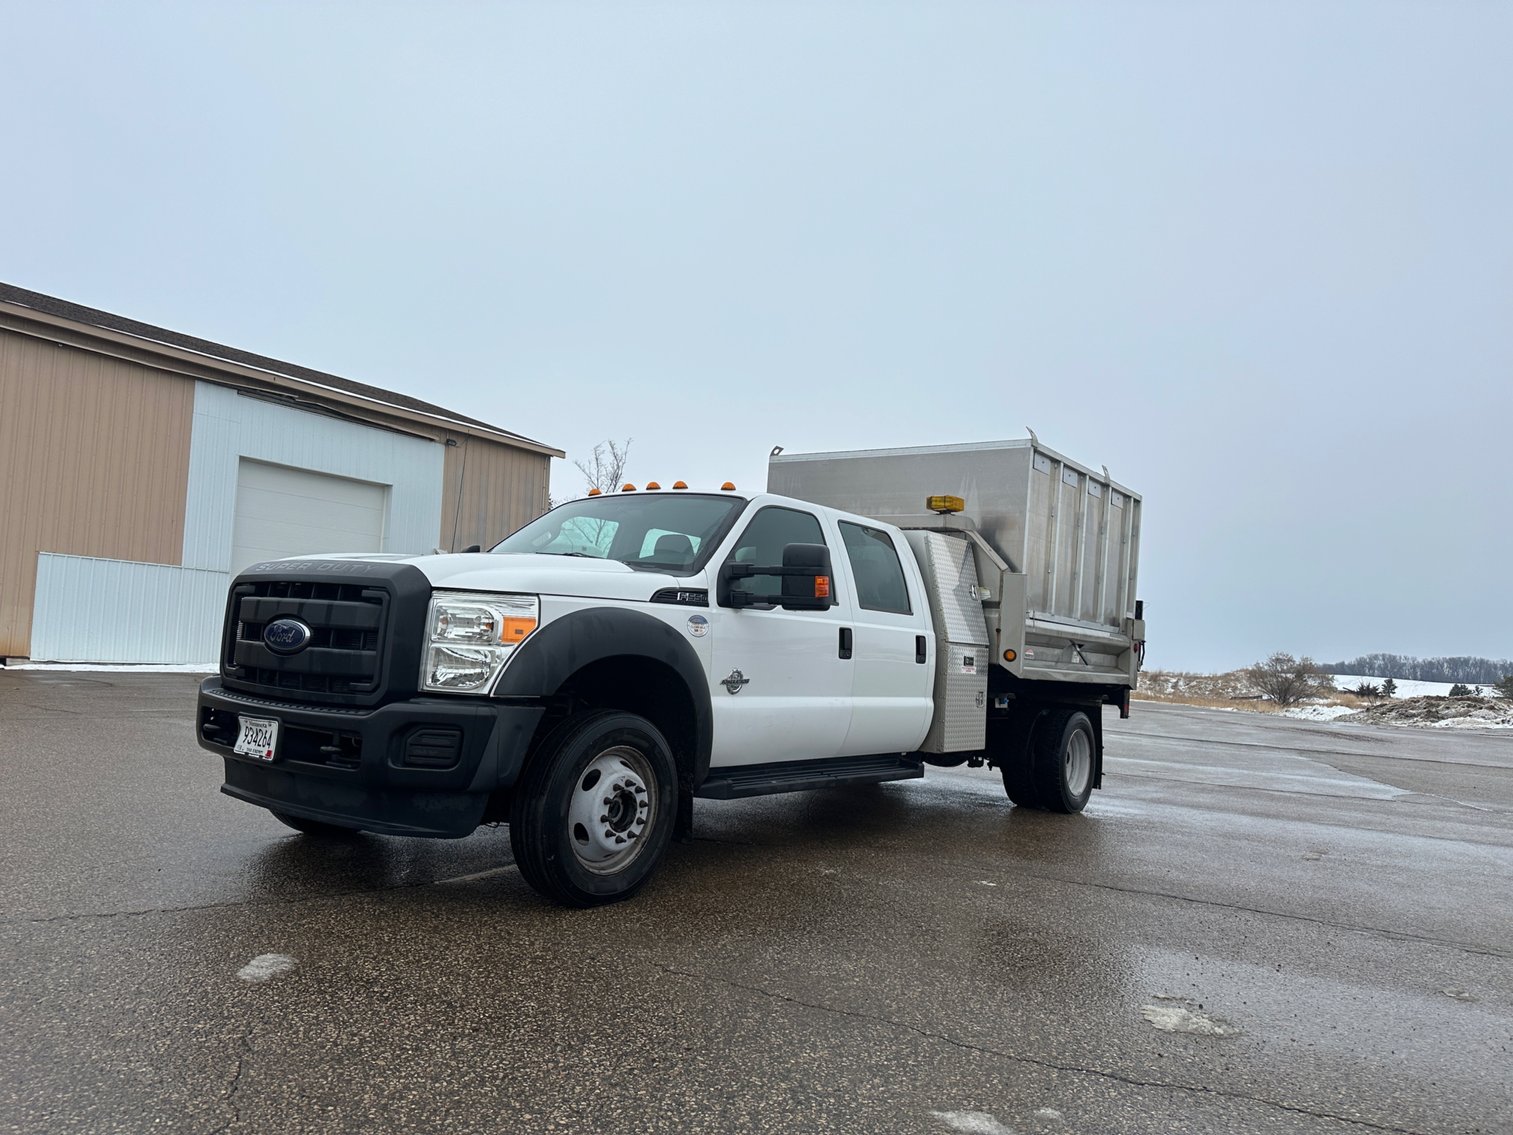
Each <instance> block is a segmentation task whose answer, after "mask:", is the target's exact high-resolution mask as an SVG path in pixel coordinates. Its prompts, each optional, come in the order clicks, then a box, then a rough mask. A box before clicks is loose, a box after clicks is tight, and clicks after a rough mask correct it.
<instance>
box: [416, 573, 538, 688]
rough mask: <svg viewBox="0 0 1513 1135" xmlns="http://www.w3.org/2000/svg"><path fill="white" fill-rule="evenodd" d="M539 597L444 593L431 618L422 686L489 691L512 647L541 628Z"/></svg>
mask: <svg viewBox="0 0 1513 1135" xmlns="http://www.w3.org/2000/svg"><path fill="white" fill-rule="evenodd" d="M540 610H541V607H540V602H539V601H538V600H537V598H536V597H535V596H534V595H481V594H478V593H477V592H470V591H439V592H437V593H436V594H435V595H433V596H432V597H431V609H430V612H429V613H428V614H427V616H426V653H425V669H424V670H423V671H421V675H420V688H421V689H423V690H434V691H436V692H438V693H452V694H484V693H488V690H489V687H490V686H491V685H493V683H494V679H495V678H496V677H498V675H499V671H500V670H502V669H503V668H504V664H505V661H506V660H507V659H508V658H509V656H510V651H512V650H514V649H515V647H517V646H519V645H520V644H521V643H522V642H524V641H525V640H526V639H527V638H528V637H529V636H530V633H531V632H532V631H533V630H535V629H536V624H537V622H538V618H539V615H540Z"/></svg>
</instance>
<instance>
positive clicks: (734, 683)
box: [720, 670, 751, 694]
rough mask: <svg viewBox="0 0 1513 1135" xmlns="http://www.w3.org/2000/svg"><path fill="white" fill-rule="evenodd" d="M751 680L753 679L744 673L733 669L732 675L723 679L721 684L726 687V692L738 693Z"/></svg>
mask: <svg viewBox="0 0 1513 1135" xmlns="http://www.w3.org/2000/svg"><path fill="white" fill-rule="evenodd" d="M749 681H751V679H750V678H748V677H746V675H745V674H742V673H741V672H740V671H739V670H732V671H731V672H730V677H728V678H725V679H724V680H722V681H721V682H720V685H722V686H724V687H725V692H726V693H727V694H738V693H740V692H741V690H742V688H743V687H744V686H745V685H746V683H747V682H749Z"/></svg>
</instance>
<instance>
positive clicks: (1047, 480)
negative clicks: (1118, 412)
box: [767, 438, 1144, 686]
mask: <svg viewBox="0 0 1513 1135" xmlns="http://www.w3.org/2000/svg"><path fill="white" fill-rule="evenodd" d="M767 489H768V491H769V492H773V493H781V494H783V495H785V496H791V497H797V498H798V499H800V500H807V501H813V502H814V503H816V504H823V505H829V506H831V507H833V508H839V509H844V510H846V511H848V512H855V513H860V514H862V515H864V516H874V517H877V518H878V519H879V520H886V521H888V522H889V523H891V524H896V525H897V526H898V527H900V528H905V529H910V528H913V529H932V528H933V529H938V530H945V531H951V530H955V531H961V532H963V533H968V532H970V533H975V534H976V536H977V537H978V538H980V539H981V541H982V543H983V544H985V545H986V549H984V550H985V551H986V550H990V551H991V553H992V555H985V554H979V555H978V556H977V565H978V571H979V575H980V576H981V583H982V587H983V590H984V591H985V592H986V594H985V595H984V600H985V607H986V615H987V619H988V626H989V630H990V631H991V632H992V634H993V646H994V651H993V657H994V659H995V661H996V662H997V663H998V664H999V665H1000V666H1003V667H1005V668H1006V669H1008V670H1009V671H1010V672H1012V673H1014V674H1017V675H1019V676H1021V677H1025V678H1049V679H1056V680H1063V681H1084V682H1099V683H1118V684H1123V685H1129V686H1133V685H1134V684H1135V675H1136V672H1137V670H1138V660H1137V658H1136V654H1135V651H1134V649H1133V646H1134V640H1136V639H1143V638H1144V629H1143V626H1142V625H1141V623H1140V621H1139V620H1136V619H1135V617H1134V616H1135V585H1136V579H1137V569H1138V565H1139V553H1140V497H1139V495H1138V494H1137V493H1134V492H1131V491H1130V490H1129V489H1127V488H1125V487H1124V486H1123V485H1120V484H1119V483H1118V482H1116V481H1114V480H1112V479H1111V478H1110V477H1109V475H1108V472H1107V470H1104V471H1102V472H1095V471H1094V470H1092V469H1089V468H1088V467H1087V466H1085V465H1080V464H1078V463H1077V462H1075V461H1072V460H1070V459H1069V458H1066V457H1063V456H1062V455H1061V454H1059V453H1056V452H1055V451H1054V450H1051V449H1049V448H1047V447H1046V446H1044V445H1041V444H1040V443H1039V442H1038V441H1037V440H1035V439H1034V438H1026V439H1024V440H1020V441H991V442H979V443H972V444H967V445H940V446H922V447H916V448H908V449H866V450H852V451H844V452H834V453H792V454H789V453H775V454H774V455H773V456H772V458H771V459H770V461H769V464H768V468H767ZM933 495H950V496H958V497H961V498H963V499H964V500H965V502H966V508H965V510H964V511H963V512H962V513H960V514H959V515H956V516H939V515H935V514H932V513H930V512H928V511H926V497H928V496H933ZM995 560H996V561H997V563H996V565H995V563H994V561H995ZM1006 649H1007V650H1012V651H1013V652H1014V659H1013V661H1010V662H1006V661H1004V655H1003V652H1004V650H1006Z"/></svg>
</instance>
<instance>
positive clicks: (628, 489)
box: [620, 481, 636, 493]
mask: <svg viewBox="0 0 1513 1135" xmlns="http://www.w3.org/2000/svg"><path fill="white" fill-rule="evenodd" d="M620 491H621V492H622V493H633V492H635V491H636V486H635V485H632V484H631V483H630V482H629V481H626V482H625V484H623V485H621V486H620Z"/></svg>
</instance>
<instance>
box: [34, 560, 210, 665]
mask: <svg viewBox="0 0 1513 1135" xmlns="http://www.w3.org/2000/svg"><path fill="white" fill-rule="evenodd" d="M230 581H231V577H230V575H229V574H228V573H226V572H224V571H204V570H200V569H196V568H181V567H172V566H169V565H166V564H138V563H131V562H129V561H126V560H106V559H98V558H95V557H92V556H60V555H53V554H51V553H48V552H43V553H41V554H40V555H38V556H37V598H36V604H35V606H34V608H33V612H32V643H31V656H32V657H33V658H34V659H36V660H37V661H39V662H43V661H45V662H211V663H213V662H214V661H215V659H216V657H217V655H218V653H219V651H220V637H221V619H222V617H223V613H224V611H225V608H226V589H227V587H228V586H229V584H230Z"/></svg>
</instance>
